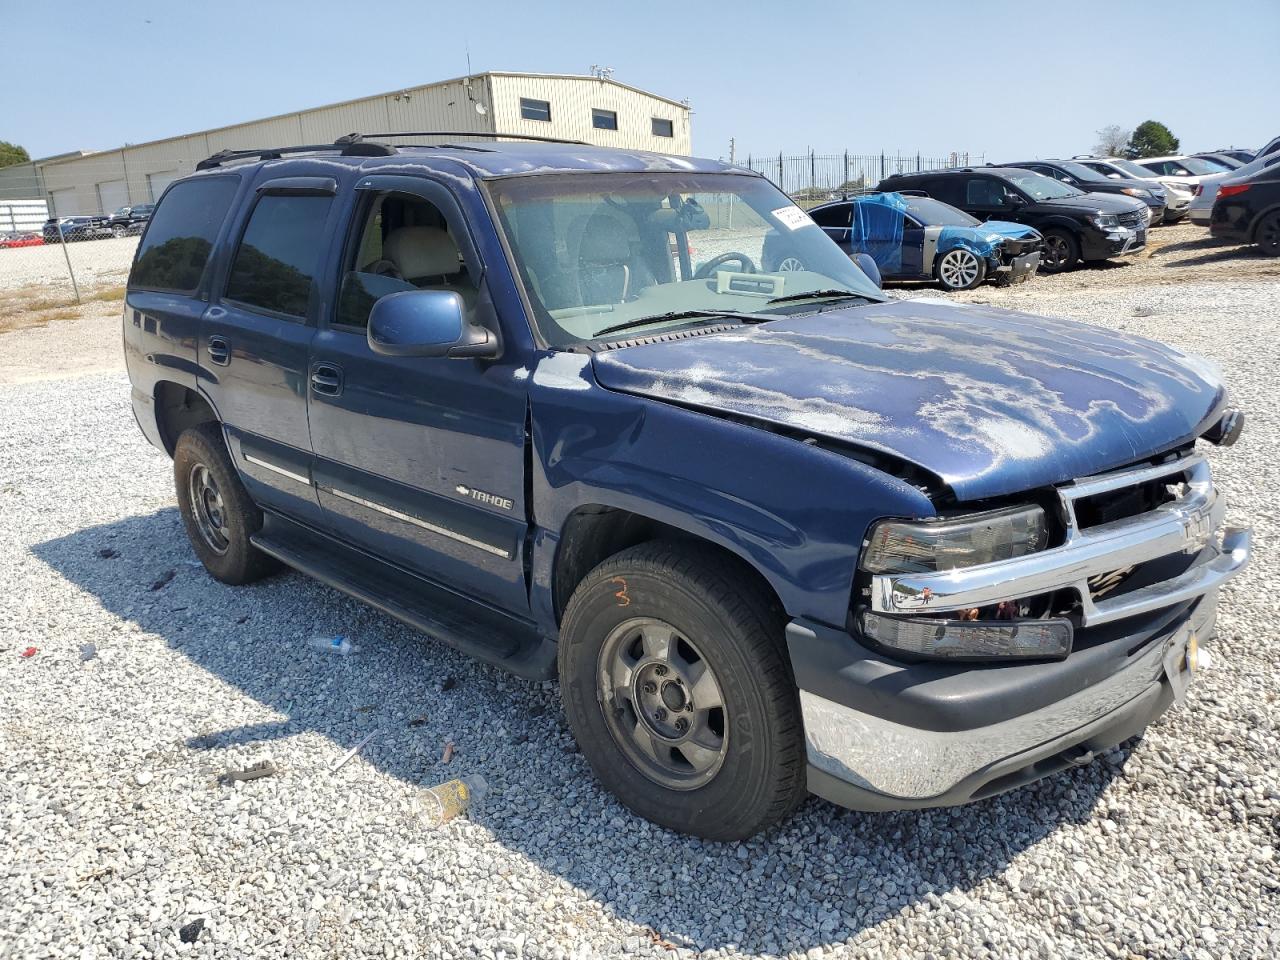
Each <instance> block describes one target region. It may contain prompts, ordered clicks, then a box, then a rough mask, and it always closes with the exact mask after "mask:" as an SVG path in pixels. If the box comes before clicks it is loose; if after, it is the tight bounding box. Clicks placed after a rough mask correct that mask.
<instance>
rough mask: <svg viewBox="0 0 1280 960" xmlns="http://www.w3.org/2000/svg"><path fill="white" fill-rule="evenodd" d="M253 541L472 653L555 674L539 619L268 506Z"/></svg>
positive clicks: (537, 675) (537, 673)
mask: <svg viewBox="0 0 1280 960" xmlns="http://www.w3.org/2000/svg"><path fill="white" fill-rule="evenodd" d="M251 540H252V542H253V545H254V546H255V547H257V548H258V549H259V550H261V551H262V552H263V553H265V554H268V555H269V556H272V557H275V558H276V559H277V560H279V561H280V562H281V563H284V564H287V565H288V566H290V567H293V568H294V569H295V570H298V571H301V572H302V573H305V574H307V575H308V576H310V577H314V578H315V579H316V580H319V581H320V582H321V583H324V584H327V585H328V586H331V587H333V588H334V589H335V590H341V591H342V592H343V593H345V594H348V595H350V596H352V597H355V598H356V599H357V600H363V601H364V602H365V603H367V604H370V605H371V606H374V607H377V608H378V609H379V610H381V611H383V612H384V613H388V614H390V615H391V616H393V617H395V618H396V619H397V620H400V621H402V622H403V623H407V624H408V625H409V626H411V627H413V628H414V629H416V630H421V631H422V632H423V633H425V634H428V635H429V636H430V637H432V638H433V639H435V640H439V641H442V642H444V643H447V644H449V646H451V647H454V648H456V649H458V650H461V651H462V652H463V653H465V654H467V655H468V656H472V657H475V658H476V659H477V660H483V661H485V662H486V663H492V664H493V665H495V666H498V667H502V668H503V669H504V670H509V671H510V672H512V673H514V674H516V675H518V676H521V677H527V678H529V679H531V680H547V679H550V678H551V677H554V676H555V672H556V645H555V643H554V642H553V641H551V640H549V639H547V638H546V637H543V636H541V635H540V634H539V633H538V632H537V630H536V628H535V627H534V626H533V624H531V623H528V622H525V621H521V620H516V619H514V618H512V617H509V616H507V615H505V614H503V613H500V612H499V611H497V610H494V609H493V608H491V607H486V606H484V605H482V604H480V603H477V602H476V601H474V600H471V599H469V598H467V597H464V596H461V595H460V594H457V593H454V592H453V591H452V590H448V589H446V588H444V587H441V586H439V585H438V584H435V583H432V582H430V581H429V580H424V579H423V578H422V577H419V576H416V575H414V574H412V573H410V572H408V571H407V570H404V569H402V568H400V567H398V566H395V565H393V564H390V563H387V562H386V561H384V560H380V559H378V558H377V557H374V556H372V555H370V554H368V553H365V552H364V551H362V550H358V549H356V548H355V547H351V546H349V545H348V544H345V543H342V542H341V541H339V540H335V539H333V538H332V537H329V536H326V535H324V534H322V533H319V532H317V531H315V530H312V529H311V528H310V527H305V526H302V525H301V524H298V523H295V522H294V521H292V520H289V519H286V518H285V517H282V516H280V515H278V514H274V513H265V521H264V523H263V526H262V530H260V531H259V532H258V533H256V534H254V535H253V537H252V538H251Z"/></svg>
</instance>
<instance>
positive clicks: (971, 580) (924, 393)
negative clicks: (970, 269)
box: [123, 137, 1250, 840]
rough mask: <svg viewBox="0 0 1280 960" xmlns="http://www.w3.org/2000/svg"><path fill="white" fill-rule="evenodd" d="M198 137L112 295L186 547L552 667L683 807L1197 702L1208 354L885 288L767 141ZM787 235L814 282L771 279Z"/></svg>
mask: <svg viewBox="0 0 1280 960" xmlns="http://www.w3.org/2000/svg"><path fill="white" fill-rule="evenodd" d="M299 154H301V155H299ZM264 158H265V159H264ZM231 161H235V162H234V163H231ZM198 166H199V168H200V169H199V170H198V172H196V173H194V174H193V175H191V176H189V177H186V178H183V179H181V180H178V181H176V182H175V183H174V184H173V185H171V186H170V187H169V188H168V190H167V191H166V192H165V194H164V197H163V199H162V200H161V201H160V203H159V204H158V205H157V208H156V210H155V212H154V214H153V215H152V219H151V223H150V225H149V226H148V228H147V231H146V233H145V234H143V237H142V240H141V241H140V243H139V245H138V250H137V253H136V258H135V261H134V264H133V269H132V272H131V274H130V277H129V281H128V285H127V292H126V298H125V307H124V317H123V325H124V350H125V360H126V365H127V368H128V372H129V377H130V380H131V383H132V394H131V395H132V404H133V410H134V413H135V414H136V417H137V421H138V424H139V426H140V427H141V429H142V432H143V433H144V434H145V436H146V437H147V439H148V440H149V441H150V442H151V443H153V444H154V445H156V446H157V447H158V448H160V449H161V450H163V451H165V452H166V453H168V454H169V455H171V456H172V457H173V461H174V477H175V485H176V490H177V499H178V504H179V508H180V511H181V515H182V520H183V523H184V525H185V527H186V530H187V533H188V535H189V537H190V540H191V544H192V548H193V550H194V552H195V555H196V556H197V557H198V558H199V559H200V561H201V562H202V563H203V564H204V566H205V568H206V569H207V570H208V571H209V573H210V574H211V575H212V576H213V577H215V578H216V579H219V580H221V581H224V582H226V583H231V584H240V583H248V582H250V581H253V580H256V579H258V578H260V577H263V576H265V575H267V574H269V573H270V572H271V571H272V570H273V569H274V568H275V567H276V566H277V564H278V563H279V562H280V561H283V562H284V563H285V564H288V565H290V566H293V567H296V568H297V569H299V570H302V571H305V572H307V573H309V574H311V575H313V576H316V577H318V578H320V579H321V580H323V581H324V582H325V583H328V584H330V585H332V586H334V587H336V588H337V589H339V590H342V591H345V592H346V593H349V594H351V595H353V596H356V597H359V598H361V599H363V600H366V601H368V602H370V603H372V604H374V605H376V606H378V607H380V608H381V609H382V610H384V611H386V612H387V613H389V614H390V615H392V616H394V617H396V618H398V619H400V620H403V621H404V622H406V623H408V624H411V625H413V626H415V627H418V628H420V629H422V630H424V631H425V632H426V633H428V634H430V635H431V636H432V637H433V638H435V639H436V640H437V641H441V642H444V643H448V644H452V645H453V646H455V647H458V648H460V649H462V650H465V651H467V652H469V653H471V654H474V655H475V656H477V657H479V658H481V659H483V660H486V661H488V662H490V663H493V664H496V665H498V666H500V667H503V668H506V669H508V670H512V671H514V672H516V673H518V674H520V675H522V676H526V677H536V678H549V677H551V676H553V675H555V674H557V673H558V675H559V678H560V693H561V698H562V700H563V702H564V708H565V713H566V716H567V718H568V722H569V726H570V728H571V729H572V731H573V733H574V735H575V736H576V738H577V741H578V743H579V744H580V746H581V749H582V752H583V754H584V756H585V758H586V760H587V761H588V763H589V764H590V766H591V769H592V770H593V771H594V772H595V774H596V776H597V777H598V778H599V780H600V781H601V782H602V783H603V784H604V785H605V786H606V787H607V788H608V789H610V790H612V791H613V792H614V793H615V794H616V795H617V796H618V798H619V799H620V801H621V802H622V803H624V804H626V805H627V806H628V807H630V808H631V809H632V810H633V811H635V812H636V813H638V814H640V815H642V816H645V817H648V818H650V819H652V820H654V821H655V822H657V823H660V824H662V825H664V826H666V827H669V828H672V829H675V830H680V831H684V832H687V833H692V834H697V835H699V836H703V837H708V838H713V839H718V840H727V839H735V838H742V837H746V836H749V835H751V834H752V833H754V832H756V831H758V830H760V829H762V828H764V827H766V826H768V825H769V824H771V823H774V822H776V821H778V820H779V819H781V818H783V817H786V816H787V815H788V814H789V813H790V811H792V810H793V809H794V808H795V807H796V805H797V804H798V803H799V802H800V801H801V800H802V799H803V798H804V796H805V794H806V791H812V792H814V793H817V794H819V795H820V796H823V797H826V798H828V799H829V800H832V801H834V802H836V803H840V804H844V805H846V806H849V807H854V808H860V809H873V810H879V809H907V808H915V807H932V806H945V805H950V804H957V803H964V802H968V801H970V800H974V799H978V798H983V797H988V796H991V795H993V794H996V793H999V792H1001V791H1003V790H1008V789H1011V788H1013V787H1016V786H1020V785H1022V784H1025V783H1027V782H1029V781H1032V780H1035V779H1037V778H1040V777H1043V776H1046V775H1048V774H1050V773H1053V772H1056V771H1059V770H1063V769H1067V768H1070V767H1074V766H1076V765H1078V764H1080V763H1083V762H1087V761H1088V760H1089V759H1090V758H1092V757H1094V756H1096V755H1098V754H1101V753H1102V752H1103V751H1105V750H1106V749H1107V748H1108V747H1109V746H1111V745H1113V744H1116V743H1118V742H1120V741H1122V740H1124V739H1127V738H1129V737H1132V736H1133V735H1135V734H1136V733H1137V732H1139V731H1140V730H1142V729H1143V728H1144V727H1145V726H1146V725H1147V724H1149V723H1151V722H1152V721H1153V720H1154V719H1155V718H1156V717H1158V716H1159V715H1160V714H1161V713H1163V712H1164V711H1165V710H1166V708H1167V707H1168V706H1169V705H1170V704H1171V703H1172V702H1174V701H1175V700H1180V699H1181V698H1182V695H1183V693H1184V691H1185V689H1186V686H1187V684H1188V682H1189V681H1190V679H1191V678H1192V676H1193V675H1194V673H1195V671H1196V668H1197V663H1198V656H1199V653H1198V651H1199V649H1200V647H1201V646H1202V645H1203V644H1205V643H1206V642H1207V641H1208V640H1209V638H1211V637H1212V635H1213V629H1214V626H1213V624H1214V611H1215V605H1216V601H1217V596H1218V588H1219V586H1220V585H1221V584H1222V583H1223V582H1224V581H1226V580H1228V579H1229V578H1230V577H1232V576H1233V575H1235V574H1236V573H1238V572H1239V570H1240V569H1241V568H1242V567H1243V566H1244V565H1245V563H1246V562H1247V560H1248V556H1249V551H1250V546H1249V544H1250V534H1249V531H1248V530H1244V529H1239V528H1236V527H1225V526H1224V511H1225V500H1224V499H1223V498H1222V496H1221V495H1220V494H1219V493H1218V492H1217V491H1216V489H1215V487H1214V484H1213V481H1212V478H1211V476H1210V467H1209V463H1208V460H1207V459H1205V457H1203V456H1202V455H1201V453H1199V452H1198V451H1197V443H1198V441H1199V440H1204V441H1206V442H1208V443H1212V444H1221V445H1229V444H1230V443H1232V442H1234V441H1235V439H1236V438H1237V436H1238V435H1239V433H1240V430H1241V427H1242V425H1243V418H1242V415H1241V414H1240V413H1239V412H1238V411H1235V410H1233V409H1232V407H1231V406H1230V404H1229V401H1228V396H1227V390H1226V387H1225V386H1224V385H1223V383H1222V381H1221V380H1220V378H1219V376H1218V374H1216V373H1215V372H1214V370H1213V368H1212V367H1211V366H1210V365H1209V364H1208V363H1206V362H1205V361H1202V360H1199V359H1196V358H1194V357H1191V356H1189V355H1187V354H1184V353H1181V352H1180V351H1178V350H1174V349H1172V348H1169V347H1166V346H1162V345H1160V344H1157V343H1154V342H1152V341H1150V340H1146V339H1142V338H1139V337H1135V336H1130V335H1127V334H1124V333H1121V332H1117V331H1114V330H1108V329H1102V328H1097V327H1091V326H1088V325H1086V324H1082V323H1079V322H1074V321H1069V320H1057V319H1049V318H1045V317H1037V316H1027V315H1023V314H1017V313H1011V312H1006V311H1002V310H996V309H992V308H988V307H983V306H980V305H972V304H967V305H958V304H947V303H939V302H937V301H927V300H918V301H915V300H896V299H891V298H888V297H886V296H885V295H884V294H883V293H882V292H881V291H880V290H879V289H878V288H877V287H876V285H875V284H874V283H872V282H871V281H870V280H869V279H868V277H867V276H866V275H865V274H864V273H863V272H862V271H860V270H859V269H858V267H857V266H856V265H855V264H854V262H853V261H852V260H851V259H850V258H849V257H848V256H847V255H846V254H845V253H844V252H843V251H842V250H841V249H840V248H839V247H838V246H837V245H836V244H834V243H832V242H831V240H830V239H829V238H828V237H827V236H826V235H825V234H824V233H823V232H822V230H820V229H819V228H818V227H817V226H816V225H815V224H814V222H813V220H812V219H810V218H809V217H808V216H807V215H806V214H805V213H804V212H803V211H801V210H800V209H799V208H798V207H796V206H795V205H794V204H793V203H791V202H790V201H789V200H788V199H787V197H786V196H785V195H784V194H782V193H781V192H780V191H779V190H778V189H777V188H776V187H774V186H773V185H772V184H771V183H770V182H769V181H768V180H767V179H765V178H764V177H762V176H760V175H758V174H755V173H753V172H751V171H748V170H745V169H743V168H740V167H736V166H732V165H728V164H724V163H719V162H715V161H710V160H699V159H694V158H690V157H685V156H679V157H667V156H664V155H661V154H654V153H646V152H636V151H625V150H614V149H608V148H602V147H592V146H585V145H581V144H569V145H563V144H558V143H546V142H542V143H521V142H515V141H510V140H508V141H502V142H496V141H495V142H479V141H473V142H470V143H468V144H466V145H465V146H464V147H450V146H439V147H431V148H429V149H427V148H421V147H408V146H406V147H402V148H397V147H394V146H389V145H386V144H381V143H375V142H370V141H366V140H362V139H360V138H359V137H347V138H344V143H343V144H342V145H336V146H334V147H333V148H330V149H323V150H322V149H320V148H315V147H310V148H297V149H296V150H289V149H280V148H274V149H272V150H266V151H262V152H256V151H240V152H226V153H222V154H218V155H215V156H214V157H211V158H209V159H208V160H205V161H202V162H201V163H200V164H199V165H198ZM974 176H975V175H974V174H972V173H965V174H963V175H962V180H966V181H967V180H969V179H972V178H973V177H974ZM977 176H981V177H984V178H986V177H990V178H991V179H993V180H994V181H996V185H1002V184H1005V183H1010V182H1013V183H1014V189H1016V190H1017V191H1018V192H1019V196H1022V190H1023V187H1022V186H1020V185H1019V184H1018V182H1017V181H1018V179H1019V178H1021V177H1024V176H1026V177H1030V176H1034V175H1032V174H1023V173H1020V172H1019V171H1009V170H1002V171H1000V172H999V173H997V174H989V173H987V172H985V171H983V172H982V173H981V174H979V175H977ZM1011 178H1012V179H1011ZM944 179H945V180H946V182H948V183H950V182H952V180H953V179H954V178H953V177H952V176H951V175H946V177H945V178H944ZM1038 179H1042V180H1045V179H1046V178H1038ZM1046 182H1047V183H1050V184H1054V181H1052V180H1046ZM1054 185H1055V188H1056V189H1058V190H1064V191H1065V190H1068V189H1069V188H1066V187H1064V186H1063V185H1061V184H1054ZM1063 199H1069V200H1070V201H1071V202H1070V203H1066V204H1064V205H1063V206H1064V208H1065V209H1066V210H1067V211H1068V212H1067V213H1065V214H1063V215H1064V216H1066V217H1067V218H1068V219H1070V218H1072V217H1075V216H1077V211H1083V210H1084V208H1085V207H1091V208H1092V209H1093V210H1094V212H1093V213H1089V214H1085V213H1083V212H1080V213H1079V214H1078V215H1079V216H1090V217H1093V216H1114V215H1115V214H1111V213H1098V212H1097V207H1096V205H1097V204H1101V203H1104V202H1105V203H1107V204H1116V205H1118V204H1120V203H1121V201H1122V200H1125V201H1126V202H1127V200H1126V198H1117V197H1111V196H1101V195H1100V196H1089V197H1088V199H1081V198H1080V197H1078V196H1075V195H1074V193H1071V194H1068V195H1067V197H1066V198H1063ZM1043 205H1044V204H1043V203H1042V202H1041V201H1040V200H1036V201H1035V202H1034V203H1033V202H1032V201H1030V200H1027V201H1024V202H1023V203H1021V204H1019V205H1018V206H1020V207H1031V206H1043ZM1047 206H1048V209H1054V204H1053V203H1052V202H1050V203H1049V204H1048V205H1047ZM1115 209H1119V207H1116V208H1115ZM729 210H732V220H730V219H729V214H728V211H729ZM1133 213H1134V215H1135V216H1136V215H1137V211H1133ZM1071 222H1074V220H1072V221H1071ZM1105 229H1108V230H1109V229H1110V227H1109V225H1108V227H1107V228H1105ZM770 232H773V233H775V234H777V236H778V237H780V238H781V241H777V240H775V241H774V243H778V242H781V244H782V246H781V247H780V248H779V252H781V253H784V254H785V255H786V256H790V257H795V258H796V259H797V260H799V261H800V262H801V263H803V264H804V265H805V267H806V268H807V269H805V270H802V271H767V270H762V269H761V267H762V264H761V261H762V259H763V244H764V239H765V237H766V236H767V235H768V234H769V233H770ZM691 246H692V247H694V248H695V249H697V250H698V251H700V252H706V251H708V250H711V249H712V248H713V247H715V248H717V249H718V250H719V251H721V252H719V253H716V254H715V255H713V256H711V257H710V259H708V260H706V261H705V262H703V263H701V264H700V265H698V266H697V267H695V266H694V264H693V262H692V259H691V257H690V254H689V249H690V247H691ZM673 249H674V251H675V255H674V257H673V256H672V255H671V251H672V250H673ZM277 639H278V640H279V642H281V643H283V642H286V641H285V638H277ZM371 639H372V638H371ZM427 655H429V654H427Z"/></svg>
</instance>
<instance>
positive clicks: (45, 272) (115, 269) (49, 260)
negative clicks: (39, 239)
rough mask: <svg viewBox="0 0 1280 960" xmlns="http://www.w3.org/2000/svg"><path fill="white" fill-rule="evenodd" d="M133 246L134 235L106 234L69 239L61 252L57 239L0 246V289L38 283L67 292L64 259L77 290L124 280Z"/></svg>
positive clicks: (68, 281) (135, 246)
mask: <svg viewBox="0 0 1280 960" xmlns="http://www.w3.org/2000/svg"><path fill="white" fill-rule="evenodd" d="M137 248H138V238H137V237H108V238H105V239H102V240H81V241H77V242H75V243H69V244H67V249H66V252H65V253H64V252H63V249H62V244H60V243H47V244H44V245H43V246H39V247H14V248H12V249H8V250H0V291H3V290H13V289H19V288H23V287H30V286H41V287H45V288H47V289H51V290H60V291H65V292H66V293H70V292H71V279H70V277H69V276H68V275H67V260H68V259H70V261H71V267H72V269H73V270H75V274H76V282H77V283H78V284H79V285H80V292H81V293H83V292H85V291H86V290H91V289H93V288H94V287H99V286H104V285H108V284H115V283H124V281H125V278H126V277H128V275H129V267H130V266H131V265H132V263H133V252H134V251H135V250H136V249H137Z"/></svg>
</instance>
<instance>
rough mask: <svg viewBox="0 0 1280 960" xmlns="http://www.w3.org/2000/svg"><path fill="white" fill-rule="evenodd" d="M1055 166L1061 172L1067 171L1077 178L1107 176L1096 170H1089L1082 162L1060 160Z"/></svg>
mask: <svg viewBox="0 0 1280 960" xmlns="http://www.w3.org/2000/svg"><path fill="white" fill-rule="evenodd" d="M1057 167H1058V169H1059V170H1061V171H1062V172H1063V173H1069V174H1070V175H1071V176H1073V177H1075V178H1076V179H1077V180H1093V181H1097V180H1106V179H1107V178H1106V177H1104V176H1103V175H1102V174H1100V173H1099V172H1098V171H1097V170H1090V169H1089V168H1088V167H1086V166H1085V165H1084V164H1083V163H1072V162H1070V161H1069V160H1060V161H1058V163H1057Z"/></svg>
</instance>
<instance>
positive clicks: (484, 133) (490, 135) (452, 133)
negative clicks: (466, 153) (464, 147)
mask: <svg viewBox="0 0 1280 960" xmlns="http://www.w3.org/2000/svg"><path fill="white" fill-rule="evenodd" d="M369 137H373V138H382V137H479V138H480V139H482V140H496V139H498V138H499V137H506V138H507V139H509V140H536V141H538V142H539V143H570V144H573V145H574V146H579V147H585V146H589V144H588V143H587V142H586V141H585V140H565V139H564V138H563V137H540V136H538V135H536V134H533V133H503V132H501V131H497V132H494V131H492V130H414V131H410V132H393V133H365V134H360V133H349V134H347V135H346V136H345V137H339V138H338V140H339V142H341V143H359V142H360V141H361V140H364V139H366V138H369Z"/></svg>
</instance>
